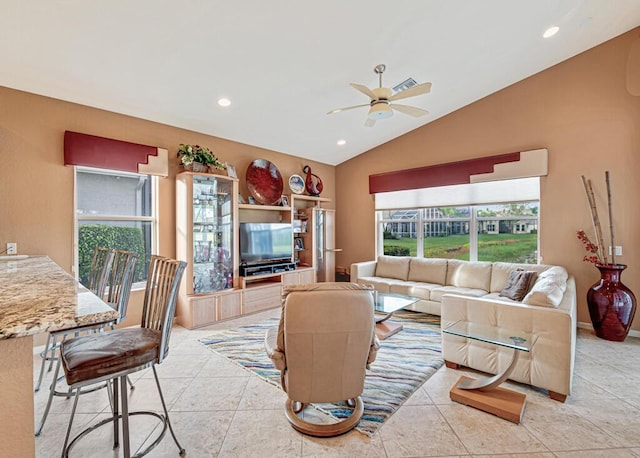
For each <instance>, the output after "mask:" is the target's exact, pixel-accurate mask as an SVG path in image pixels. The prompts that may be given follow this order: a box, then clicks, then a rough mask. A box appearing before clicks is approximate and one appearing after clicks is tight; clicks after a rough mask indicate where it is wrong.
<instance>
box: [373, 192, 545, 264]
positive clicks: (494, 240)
mask: <svg viewBox="0 0 640 458" xmlns="http://www.w3.org/2000/svg"><path fill="white" fill-rule="evenodd" d="M538 207H539V202H538V201H535V202H515V203H506V204H491V205H472V206H459V207H429V208H418V209H402V210H379V211H377V218H378V224H379V233H380V234H382V238H381V239H379V240H378V247H379V249H378V252H379V253H380V252H382V253H384V254H387V255H391V256H418V257H425V258H448V259H461V260H471V261H504V262H518V263H530V264H535V263H536V262H537V261H538ZM418 228H422V230H421V231H420V230H418ZM471 228H477V229H476V230H475V231H473V230H471ZM419 247H420V248H419Z"/></svg>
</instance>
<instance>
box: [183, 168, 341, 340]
mask: <svg viewBox="0 0 640 458" xmlns="http://www.w3.org/2000/svg"><path fill="white" fill-rule="evenodd" d="M237 196H238V180H237V179H236V178H231V177H227V176H222V175H215V174H208V173H195V172H182V173H179V174H178V175H177V176H176V254H177V257H178V259H182V260H185V261H187V262H188V266H187V269H186V270H185V274H184V276H183V278H182V283H181V285H180V294H179V297H178V307H177V311H176V317H177V319H178V323H180V325H182V326H184V327H186V328H188V329H193V328H197V327H202V326H207V325H210V324H213V323H216V322H218V321H222V320H227V319H230V318H236V317H239V316H242V315H246V314H250V313H255V312H259V311H261V310H266V309H270V308H274V307H279V306H280V305H281V296H282V287H283V286H285V285H298V284H305V283H313V282H315V281H316V279H317V275H316V272H317V271H318V270H319V269H320V274H319V275H318V276H320V277H322V279H324V280H326V279H327V276H330V273H327V271H328V270H329V269H333V265H332V264H331V263H330V262H329V263H328V265H327V263H326V262H325V259H324V257H323V255H322V254H320V255H319V254H318V253H317V251H318V250H317V249H316V246H317V244H318V241H319V239H318V237H327V236H328V237H329V238H330V241H331V243H333V223H332V221H333V211H332V210H330V209H323V208H322V204H323V203H324V204H326V203H328V202H330V200H329V199H326V198H322V197H314V196H306V195H296V194H292V195H291V196H288V197H289V203H290V205H289V206H275V205H255V204H251V205H249V204H239V203H238V197H237ZM314 209H322V210H323V211H326V212H329V213H328V214H329V215H330V218H325V219H326V220H327V221H328V223H326V224H325V223H324V220H322V223H323V224H321V225H318V224H317V221H316V220H317V218H318V217H317V216H316V212H315V211H314ZM241 222H243V223H244V222H268V223H278V222H282V223H289V224H292V227H293V231H294V233H293V236H292V239H291V244H292V247H293V257H292V259H291V260H290V261H291V262H290V263H288V264H289V265H287V266H286V267H282V268H281V269H279V268H273V269H270V272H268V273H260V272H258V274H254V275H248V276H241V275H240V246H239V225H240V223H241ZM305 222H306V223H305ZM317 227H320V228H322V230H321V231H320V230H318V229H317ZM303 229H305V230H304V231H303ZM319 232H322V234H321V233H319ZM327 232H328V233H329V234H328V235H327ZM300 240H301V241H302V242H300ZM322 243H324V241H323V242H322ZM329 251H331V250H329ZM319 257H323V258H322V259H319ZM328 257H329V258H331V256H330V253H329V256H328ZM319 264H321V265H319ZM292 266H295V267H292ZM321 267H324V268H323V269H322V268H321ZM243 270H244V271H245V272H246V269H243Z"/></svg>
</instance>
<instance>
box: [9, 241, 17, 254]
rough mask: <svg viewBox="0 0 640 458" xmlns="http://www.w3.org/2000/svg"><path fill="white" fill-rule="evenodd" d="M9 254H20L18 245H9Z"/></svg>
mask: <svg viewBox="0 0 640 458" xmlns="http://www.w3.org/2000/svg"><path fill="white" fill-rule="evenodd" d="M7 254H18V244H17V243H13V242H12V243H7Z"/></svg>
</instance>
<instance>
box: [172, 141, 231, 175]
mask: <svg viewBox="0 0 640 458" xmlns="http://www.w3.org/2000/svg"><path fill="white" fill-rule="evenodd" d="M177 156H178V157H179V158H180V162H181V163H182V165H183V166H184V169H185V170H189V171H192V172H208V171H209V170H211V171H215V170H225V169H226V168H227V166H226V165H225V164H224V163H223V162H220V161H219V160H218V158H217V157H216V156H215V154H213V152H212V151H211V150H210V149H209V148H207V147H206V146H200V145H185V144H183V143H181V144H180V148H178V154H177Z"/></svg>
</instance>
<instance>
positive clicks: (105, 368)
mask: <svg viewBox="0 0 640 458" xmlns="http://www.w3.org/2000/svg"><path fill="white" fill-rule="evenodd" d="M185 267H186V263H185V262H183V261H176V260H173V259H168V258H164V257H161V256H155V255H154V256H152V257H151V262H150V264H149V274H148V277H147V285H146V289H145V295H144V305H143V310H142V321H141V324H140V327H135V328H119V329H115V330H113V331H109V332H104V333H98V334H90V335H88V336H80V337H74V338H71V339H68V340H65V341H63V342H62V345H61V351H60V353H61V360H62V367H63V368H64V372H65V377H66V380H67V384H68V385H69V387H70V388H71V389H72V390H74V391H75V399H74V402H73V409H72V411H71V418H70V419H69V426H68V428H67V434H66V437H65V440H64V446H63V450H62V456H63V457H66V456H68V454H69V451H70V450H71V449H72V448H73V446H74V445H75V444H76V443H77V441H78V440H80V439H81V438H82V437H84V436H86V435H87V434H88V433H90V432H91V431H93V430H95V429H96V428H99V427H101V426H104V425H106V424H108V423H112V424H113V437H114V439H113V448H114V449H115V448H118V447H119V445H120V444H119V422H120V420H122V435H123V445H124V450H123V454H124V457H125V458H129V457H130V456H131V450H130V444H129V416H130V415H151V416H154V417H156V418H158V419H159V420H160V421H161V423H162V425H163V427H162V431H160V433H159V434H158V436H157V437H156V439H155V440H154V441H153V442H152V443H151V445H149V446H148V447H147V448H146V449H145V450H143V451H142V452H141V453H139V454H137V455H135V456H136V457H138V456H144V455H146V454H147V453H148V452H149V451H151V450H152V449H153V448H154V447H155V446H156V445H158V444H159V443H160V441H161V440H162V438H163V437H164V435H165V433H166V431H167V427H168V428H169V430H170V431H171V435H172V436H173V440H174V441H175V443H176V445H177V447H178V450H179V453H180V455H184V453H185V450H184V449H183V448H182V446H181V445H180V443H179V442H178V439H177V438H176V435H175V433H174V431H173V428H172V426H171V422H170V421H169V412H168V411H167V406H166V404H165V402H164V396H163V395H162V390H161V388H160V381H159V380H158V374H157V372H156V368H155V365H156V364H161V363H162V361H163V360H164V358H166V356H167V354H168V352H169V337H170V335H171V328H172V325H173V318H174V315H175V309H176V299H177V295H178V286H179V284H180V278H181V277H182V274H183V273H184V269H185ZM148 367H151V368H152V370H153V376H154V378H155V382H156V386H157V388H158V394H159V395H160V401H161V403H162V408H163V410H164V415H162V414H158V413H156V412H152V411H138V412H129V407H128V393H127V389H126V377H127V375H129V374H132V373H134V372H137V371H140V370H143V369H146V368H148ZM103 381H111V382H112V383H111V385H112V386H113V394H112V396H113V399H114V405H113V411H112V413H111V415H110V416H109V417H107V418H105V419H103V420H102V421H99V422H98V423H96V424H94V425H92V426H89V427H88V428H86V429H84V430H83V431H81V432H80V433H79V434H78V435H76V436H75V437H74V438H73V439H72V440H71V442H69V436H70V434H71V428H72V425H73V419H74V416H75V412H76V407H77V405H78V399H79V397H80V389H81V388H83V387H86V386H88V385H93V384H95V383H99V382H103ZM118 386H120V403H121V407H122V413H119V411H118V410H119V405H118V404H119V402H118Z"/></svg>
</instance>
